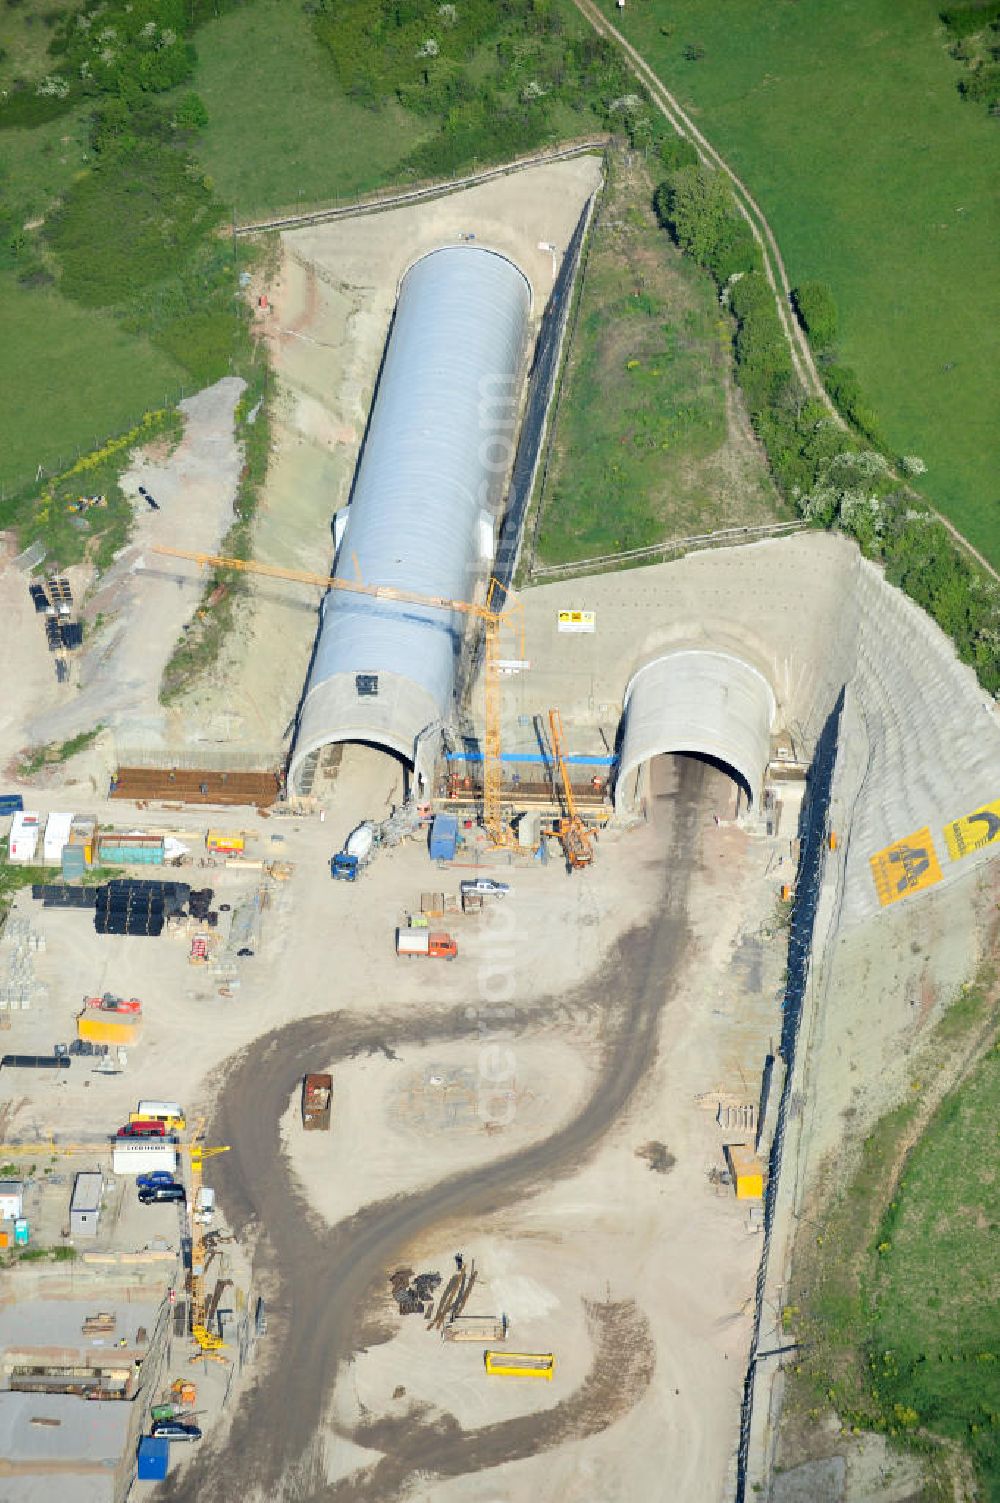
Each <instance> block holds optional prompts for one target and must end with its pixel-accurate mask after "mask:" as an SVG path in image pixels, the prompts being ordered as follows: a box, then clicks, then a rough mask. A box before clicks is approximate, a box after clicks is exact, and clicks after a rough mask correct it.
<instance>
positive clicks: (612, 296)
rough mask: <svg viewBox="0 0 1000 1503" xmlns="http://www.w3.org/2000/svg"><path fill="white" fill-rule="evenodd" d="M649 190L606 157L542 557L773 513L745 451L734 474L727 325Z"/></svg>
mask: <svg viewBox="0 0 1000 1503" xmlns="http://www.w3.org/2000/svg"><path fill="white" fill-rule="evenodd" d="M651 197H652V187H651V181H650V178H649V175H648V172H647V170H646V168H645V167H643V166H641V165H639V164H638V163H637V162H634V161H633V163H632V164H631V165H629V166H627V165H626V164H625V154H624V153H623V152H618V151H612V152H610V153H609V154H608V181H607V186H606V188H605V192H604V196H603V199H602V202H601V204H600V206H599V208H598V210H597V212H596V218H595V222H594V224H593V226H592V229H591V238H590V245H589V249H588V254H587V257H586V262H585V266H584V268H583V271H582V275H581V278H580V283H581V285H580V287H579V290H578V294H577V295H578V297H579V299H580V301H579V314H578V318H577V321H576V326H575V331H574V334H573V340H572V348H571V351H570V356H569V361H568V366H567V370H566V373H565V376H564V378H563V385H562V391H561V395H560V397H559V401H558V405H557V409H556V412H555V413H554V415H553V441H552V454H551V460H550V463H549V465H548V469H547V473H546V476H545V483H544V486H543V488H542V494H541V497H540V500H539V507H540V517H539V521H538V526H537V532H536V537H537V544H536V546H537V554H538V558H539V560H540V561H541V562H544V563H565V562H568V561H571V560H573V559H582V558H586V557H593V556H595V555H603V554H613V553H619V552H622V551H625V550H627V549H630V548H641V547H644V546H646V545H649V544H652V543H657V542H662V541H664V539H667V538H677V537H684V536H690V535H691V534H693V533H698V532H704V531H709V530H711V529H713V528H716V527H725V526H729V525H738V524H748V523H751V522H766V521H771V520H772V519H773V518H774V516H775V513H776V510H779V509H780V506H779V504H778V503H777V497H776V496H775V495H774V492H773V490H772V487H771V486H770V484H769V482H768V477H767V473H766V467H765V465H764V463H763V461H762V459H761V457H760V456H759V453H758V452H757V451H756V449H755V448H754V447H753V446H750V451H749V452H748V453H747V452H744V453H741V454H740V456H739V458H740V460H741V463H740V464H739V466H738V475H739V478H738V480H735V479H734V476H733V470H734V468H735V460H736V457H737V456H736V455H735V454H734V453H732V451H731V450H730V449H729V448H728V447H727V443H728V439H729V437H730V435H729V434H728V432H727V402H726V385H727V381H728V379H729V370H730V365H731V356H730V351H729V347H728V344H729V341H728V329H727V325H728V320H727V319H726V318H725V316H723V317H722V319H721V320H720V312H719V308H718V303H717V299H716V297H715V289H714V287H713V284H712V281H711V279H710V278H709V277H708V276H706V274H705V273H704V272H703V271H702V270H700V269H699V268H698V267H697V266H695V265H694V264H693V262H691V261H690V260H688V259H686V258H685V257H683V256H681V255H680V254H678V252H676V251H672V250H671V249H670V248H669V247H668V246H665V245H664V244H663V237H662V235H661V234H660V232H659V229H658V226H657V220H656V217H655V215H654V213H653V212H652V208H651V203H650V200H651ZM720 335H721V337H720Z"/></svg>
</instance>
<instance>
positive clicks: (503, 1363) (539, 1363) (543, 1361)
mask: <svg viewBox="0 0 1000 1503" xmlns="http://www.w3.org/2000/svg"><path fill="white" fill-rule="evenodd" d="M483 1365H484V1367H485V1368H486V1371H487V1372H488V1373H492V1374H494V1376H497V1377H501V1378H545V1379H547V1380H548V1382H550V1383H551V1381H552V1374H553V1373H554V1372H555V1366H556V1359H555V1357H554V1356H553V1354H552V1353H551V1352H495V1351H489V1350H487V1351H485V1352H484V1353H483Z"/></svg>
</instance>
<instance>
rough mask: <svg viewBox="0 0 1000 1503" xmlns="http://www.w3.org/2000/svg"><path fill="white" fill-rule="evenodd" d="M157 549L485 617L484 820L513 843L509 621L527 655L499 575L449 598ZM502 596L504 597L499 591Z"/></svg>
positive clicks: (503, 842)
mask: <svg viewBox="0 0 1000 1503" xmlns="http://www.w3.org/2000/svg"><path fill="white" fill-rule="evenodd" d="M153 552H154V553H159V554H162V555H164V556H165V557H167V558H186V559H189V560H190V561H191V562H192V563H196V564H200V565H201V566H202V568H212V569H233V570H236V571H239V572H241V573H246V574H263V575H265V576H266V577H268V578H270V579H288V580H291V581H293V582H294V583H297V584H308V585H317V586H318V587H319V588H320V589H330V590H345V591H347V593H348V594H352V595H368V596H373V597H375V598H376V599H378V600H393V601H400V602H402V603H403V604H405V605H423V606H430V607H431V608H432V609H433V610H440V611H457V612H458V613H459V614H460V615H463V616H471V617H473V618H474V619H475V620H477V621H481V622H482V623H483V628H484V633H483V634H484V637H485V660H484V665H483V684H484V689H485V716H484V729H483V826H484V828H485V830H486V833H487V835H488V836H489V838H490V841H491V842H492V844H493V845H495V846H506V847H509V848H514V847H516V846H517V838H516V836H515V835H514V833H513V831H512V830H511V828H510V826H509V825H508V823H507V821H506V820H505V819H504V816H503V777H502V761H501V754H502V750H503V745H502V730H501V698H500V633H501V631H502V630H503V628H504V627H505V626H506V627H508V628H510V629H511V630H513V631H514V632H515V633H516V639H517V657H518V658H519V659H523V658H524V619H523V611H522V608H521V606H520V603H518V604H517V605H516V606H514V607H510V606H508V605H507V599H506V597H507V591H506V589H505V587H504V586H503V585H501V584H500V581H499V580H497V579H494V578H491V579H490V582H489V587H488V589H487V591H486V601H485V603H484V604H483V605H477V604H475V603H474V602H473V601H471V600H449V599H448V598H447V597H446V596H444V595H418V594H416V593H415V592H414V591H412V590H397V589H395V588H394V587H392V586H391V585H373V584H365V583H364V582H363V581H362V580H360V579H338V578H334V577H333V576H332V575H327V574H310V573H309V572H308V571H306V570H304V569H284V568H281V567H279V566H278V565H277V564H262V563H258V562H256V560H254V559H245V558H222V557H220V556H219V555H217V554H214V553H190V552H187V551H186V550H185V549H182V548H166V547H162V546H160V547H156V548H154V549H153ZM501 595H502V596H503V602H502V603H495V602H497V601H499V597H500V596H501Z"/></svg>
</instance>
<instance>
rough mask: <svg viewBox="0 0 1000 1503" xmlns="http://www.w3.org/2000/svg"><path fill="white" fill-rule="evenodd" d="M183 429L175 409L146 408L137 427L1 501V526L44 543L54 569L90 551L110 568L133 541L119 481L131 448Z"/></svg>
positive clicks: (170, 438) (171, 439)
mask: <svg viewBox="0 0 1000 1503" xmlns="http://www.w3.org/2000/svg"><path fill="white" fill-rule="evenodd" d="M181 429H182V423H181V419H180V415H179V414H178V413H177V412H176V410H175V409H173V408H160V409H157V410H155V411H152V412H147V413H146V414H145V415H144V416H143V418H142V420H141V421H140V422H138V423H136V424H135V425H134V426H133V427H131V428H128V429H126V430H125V432H124V433H119V434H118V435H117V437H115V438H113V439H109V440H108V442H107V443H105V444H102V445H101V446H100V448H98V449H94V450H91V451H89V452H88V453H86V454H82V455H81V456H80V457H79V458H78V459H77V460H75V461H74V462H73V464H71V465H70V466H68V468H67V469H65V470H62V471H61V472H59V473H58V474H56V475H53V476H52V477H51V478H50V479H48V480H47V481H45V482H44V483H43V484H41V485H38V484H36V485H32V486H28V487H26V488H24V489H22V490H19V491H15V492H14V493H13V494H12V495H11V496H9V497H6V498H5V499H4V500H3V501H0V526H3V527H5V528H12V529H14V530H15V531H16V532H18V533H20V534H22V535H24V536H29V535H30V539H31V541H32V542H40V543H42V544H44V546H45V550H46V557H47V562H48V565H49V567H50V568H58V569H65V568H68V567H69V565H70V564H74V563H78V562H79V561H80V560H81V559H82V558H83V557H84V556H85V555H86V556H88V557H89V558H90V560H91V562H92V563H94V565H95V566H96V567H97V568H98V570H100V569H104V568H106V567H107V566H108V565H109V564H110V563H111V560H112V559H113V558H114V555H115V554H116V553H117V551H118V550H119V548H121V547H123V546H124V544H125V543H126V541H127V540H128V535H129V530H130V527H131V522H132V504H131V502H130V501H128V500H127V499H126V497H125V496H124V495H123V493H122V490H121V487H120V485H119V483H118V482H119V477H120V476H121V474H122V472H123V470H124V469H126V468H127V466H128V463H129V460H130V456H131V453H132V451H133V450H134V449H136V448H139V447H141V446H143V445H145V444H148V443H150V442H152V441H153V440H154V439H159V440H161V441H162V442H165V443H167V444H170V445H172V444H174V443H176V442H177V441H178V440H179V438H180V436H181ZM94 497H98V498H100V499H99V501H98V503H97V504H96V505H89V504H86V505H84V506H81V501H87V500H88V499H89V498H94Z"/></svg>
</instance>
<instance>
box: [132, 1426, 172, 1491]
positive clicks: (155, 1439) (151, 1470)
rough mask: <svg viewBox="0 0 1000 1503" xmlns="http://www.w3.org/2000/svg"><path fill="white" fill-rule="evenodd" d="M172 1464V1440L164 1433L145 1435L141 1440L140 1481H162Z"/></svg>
mask: <svg viewBox="0 0 1000 1503" xmlns="http://www.w3.org/2000/svg"><path fill="white" fill-rule="evenodd" d="M169 1465H170V1442H169V1440H167V1439H165V1437H164V1436H162V1435H144V1436H143V1437H142V1439H141V1440H140V1441H139V1461H138V1477H139V1481H140V1482H162V1481H163V1480H164V1478H165V1477H166V1475H167V1468H168V1467H169Z"/></svg>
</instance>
